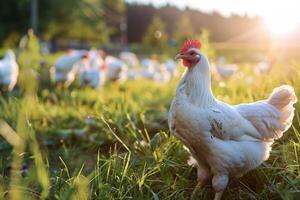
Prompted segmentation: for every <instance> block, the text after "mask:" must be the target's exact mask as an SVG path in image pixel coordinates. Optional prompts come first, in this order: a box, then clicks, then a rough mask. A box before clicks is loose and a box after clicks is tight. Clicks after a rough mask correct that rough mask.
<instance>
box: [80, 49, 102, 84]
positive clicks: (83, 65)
mask: <svg viewBox="0 0 300 200" xmlns="http://www.w3.org/2000/svg"><path fill="white" fill-rule="evenodd" d="M78 64H79V80H80V84H81V85H89V86H91V87H93V88H99V87H100V86H102V85H103V84H104V82H105V77H106V65H105V63H104V61H103V59H102V57H101V55H100V53H99V51H98V50H91V51H90V52H89V59H88V60H85V59H83V60H82V61H80V62H79V63H78Z"/></svg>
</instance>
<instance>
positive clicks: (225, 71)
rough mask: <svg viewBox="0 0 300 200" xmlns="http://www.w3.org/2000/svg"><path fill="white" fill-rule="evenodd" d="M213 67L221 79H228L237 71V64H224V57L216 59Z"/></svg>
mask: <svg viewBox="0 0 300 200" xmlns="http://www.w3.org/2000/svg"><path fill="white" fill-rule="evenodd" d="M213 67H215V70H216V72H217V73H218V75H220V76H221V77H222V78H229V77H231V76H233V75H234V74H235V73H236V72H237V71H238V66H237V64H228V63H226V59H225V57H222V56H221V57H219V58H218V60H217V63H216V64H215V65H213Z"/></svg>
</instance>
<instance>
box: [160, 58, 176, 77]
mask: <svg viewBox="0 0 300 200" xmlns="http://www.w3.org/2000/svg"><path fill="white" fill-rule="evenodd" d="M162 65H163V66H164V67H165V68H166V70H167V71H168V72H169V73H170V75H171V76H177V75H178V64H177V63H176V62H174V60H172V59H168V60H166V61H165V62H164V63H163V64H162Z"/></svg>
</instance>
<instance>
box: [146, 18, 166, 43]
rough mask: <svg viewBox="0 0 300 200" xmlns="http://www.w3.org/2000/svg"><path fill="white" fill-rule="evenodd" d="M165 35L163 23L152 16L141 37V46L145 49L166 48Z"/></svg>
mask: <svg viewBox="0 0 300 200" xmlns="http://www.w3.org/2000/svg"><path fill="white" fill-rule="evenodd" d="M167 39H168V37H167V33H166V25H165V23H164V22H163V21H162V20H161V19H160V18H159V17H158V16H154V17H153V19H152V21H151V23H150V24H149V26H148V28H147V31H146V33H145V34H144V37H143V44H144V45H145V46H146V47H152V48H164V47H166V46H167Z"/></svg>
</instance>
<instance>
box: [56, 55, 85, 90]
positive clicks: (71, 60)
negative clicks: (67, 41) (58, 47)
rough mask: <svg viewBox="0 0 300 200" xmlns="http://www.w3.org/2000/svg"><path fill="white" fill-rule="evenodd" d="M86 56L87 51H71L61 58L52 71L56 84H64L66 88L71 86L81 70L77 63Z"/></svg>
mask: <svg viewBox="0 0 300 200" xmlns="http://www.w3.org/2000/svg"><path fill="white" fill-rule="evenodd" d="M85 55H87V51H85V50H80V51H71V52H68V53H67V54H65V55H63V56H61V57H60V58H59V59H58V60H57V61H56V63H55V66H54V68H53V69H52V74H53V76H54V80H55V82H63V83H64V84H65V85H66V86H69V85H70V84H71V83H72V82H73V81H74V80H75V77H76V74H77V72H78V70H79V66H78V65H76V63H77V62H78V61H80V59H81V58H83V57H84V56H85Z"/></svg>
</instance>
